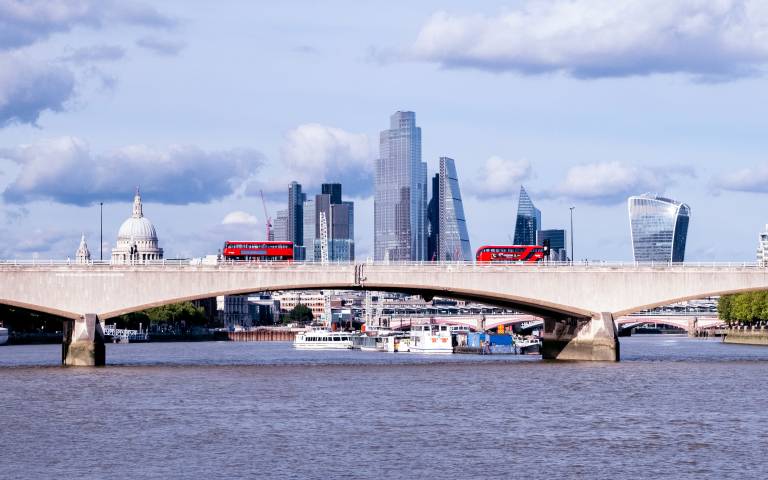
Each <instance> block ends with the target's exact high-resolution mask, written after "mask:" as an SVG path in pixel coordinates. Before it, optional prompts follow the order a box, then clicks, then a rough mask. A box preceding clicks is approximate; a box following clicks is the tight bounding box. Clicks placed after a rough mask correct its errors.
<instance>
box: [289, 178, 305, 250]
mask: <svg viewBox="0 0 768 480" xmlns="http://www.w3.org/2000/svg"><path fill="white" fill-rule="evenodd" d="M306 199H307V196H306V195H305V194H303V193H302V192H301V184H299V183H297V182H291V184H290V185H289V186H288V226H287V230H288V241H290V242H293V246H294V249H293V257H294V258H295V259H296V260H304V249H303V248H301V247H302V246H303V245H304V200H306Z"/></svg>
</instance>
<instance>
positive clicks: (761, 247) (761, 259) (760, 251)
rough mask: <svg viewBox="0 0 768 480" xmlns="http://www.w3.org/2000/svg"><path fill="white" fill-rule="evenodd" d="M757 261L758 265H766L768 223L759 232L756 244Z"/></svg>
mask: <svg viewBox="0 0 768 480" xmlns="http://www.w3.org/2000/svg"><path fill="white" fill-rule="evenodd" d="M757 263H759V264H760V265H763V266H766V265H768V225H766V226H765V231H762V232H760V242H759V244H758V245H757Z"/></svg>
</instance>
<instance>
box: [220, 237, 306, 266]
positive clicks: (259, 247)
mask: <svg viewBox="0 0 768 480" xmlns="http://www.w3.org/2000/svg"><path fill="white" fill-rule="evenodd" d="M221 255H222V256H223V257H224V260H233V261H249V262H275V261H278V262H279V261H283V262H289V261H291V260H293V242H235V241H227V242H224V249H223V250H222V251H221Z"/></svg>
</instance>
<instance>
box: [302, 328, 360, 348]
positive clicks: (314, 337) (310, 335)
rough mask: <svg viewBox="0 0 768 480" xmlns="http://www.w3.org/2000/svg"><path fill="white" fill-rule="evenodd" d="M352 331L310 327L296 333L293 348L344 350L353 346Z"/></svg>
mask: <svg viewBox="0 0 768 480" xmlns="http://www.w3.org/2000/svg"><path fill="white" fill-rule="evenodd" d="M354 335H355V334H353V333H350V332H333V331H330V330H326V329H322V328H320V329H314V328H313V329H310V330H307V331H306V332H301V333H299V334H297V335H296V338H295V339H294V340H293V348H297V349H300V350H344V349H350V348H352V338H353V337H354Z"/></svg>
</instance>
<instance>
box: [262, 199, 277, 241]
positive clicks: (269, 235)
mask: <svg viewBox="0 0 768 480" xmlns="http://www.w3.org/2000/svg"><path fill="white" fill-rule="evenodd" d="M259 194H260V195H261V205H262V206H263V207H264V223H265V224H266V225H267V241H268V242H271V241H273V240H274V239H275V235H274V233H272V217H270V216H269V213H268V212H267V202H265V201H264V191H263V190H259Z"/></svg>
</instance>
